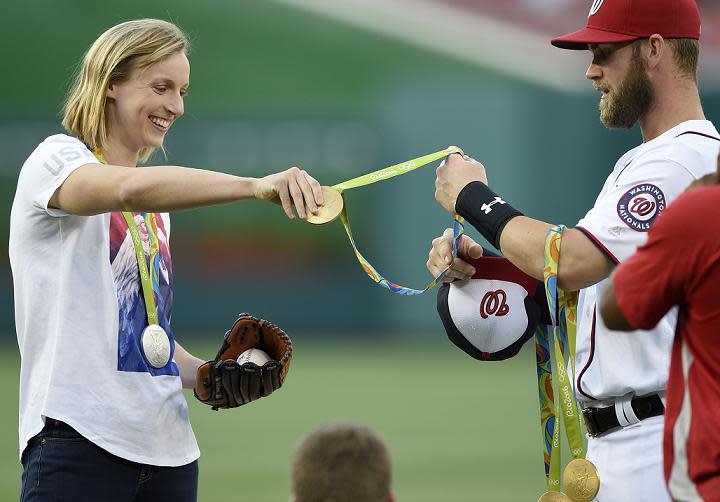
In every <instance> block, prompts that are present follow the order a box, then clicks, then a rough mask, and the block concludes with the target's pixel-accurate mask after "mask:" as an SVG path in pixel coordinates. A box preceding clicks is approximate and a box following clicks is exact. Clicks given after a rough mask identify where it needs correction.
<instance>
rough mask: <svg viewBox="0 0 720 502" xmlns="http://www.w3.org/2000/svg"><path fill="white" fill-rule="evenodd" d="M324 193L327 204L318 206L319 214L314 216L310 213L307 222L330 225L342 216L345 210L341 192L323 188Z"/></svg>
mask: <svg viewBox="0 0 720 502" xmlns="http://www.w3.org/2000/svg"><path fill="white" fill-rule="evenodd" d="M322 191H323V198H324V199H325V204H323V205H322V206H318V213H317V214H312V213H311V212H309V211H308V213H307V221H309V222H310V223H314V224H315V225H323V224H325V223H330V222H331V221H333V220H334V219H335V218H337V217H338V216H340V213H341V212H342V208H343V198H342V195H340V192H338V191H337V190H333V189H332V188H330V187H322Z"/></svg>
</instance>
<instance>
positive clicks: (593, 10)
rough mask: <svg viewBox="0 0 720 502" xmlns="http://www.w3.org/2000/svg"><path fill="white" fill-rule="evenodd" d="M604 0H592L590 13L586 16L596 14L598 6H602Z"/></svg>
mask: <svg viewBox="0 0 720 502" xmlns="http://www.w3.org/2000/svg"><path fill="white" fill-rule="evenodd" d="M604 1H605V0H593V3H592V6H591V7H590V14H588V17H592V16H594V15H595V14H597V13H598V11H599V10H600V7H602V4H603V2H604Z"/></svg>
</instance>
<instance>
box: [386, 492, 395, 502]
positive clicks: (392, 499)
mask: <svg viewBox="0 0 720 502" xmlns="http://www.w3.org/2000/svg"><path fill="white" fill-rule="evenodd" d="M388 502H395V494H394V493H393V492H392V491H391V492H390V495H388Z"/></svg>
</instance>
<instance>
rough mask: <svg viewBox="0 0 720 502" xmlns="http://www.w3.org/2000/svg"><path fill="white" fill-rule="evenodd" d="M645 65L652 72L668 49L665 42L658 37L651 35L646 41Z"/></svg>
mask: <svg viewBox="0 0 720 502" xmlns="http://www.w3.org/2000/svg"><path fill="white" fill-rule="evenodd" d="M646 47H647V49H646V51H647V54H646V55H647V65H648V69H649V70H654V69H655V68H656V67H657V65H659V64H660V61H661V60H662V58H663V55H664V54H665V51H666V50H667V49H668V46H667V42H666V41H665V39H664V38H663V37H661V36H660V35H653V36H651V37H650V38H648V39H647V44H646Z"/></svg>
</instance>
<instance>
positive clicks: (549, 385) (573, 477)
mask: <svg viewBox="0 0 720 502" xmlns="http://www.w3.org/2000/svg"><path fill="white" fill-rule="evenodd" d="M564 231H565V227H564V226H555V227H553V228H551V229H550V230H549V231H548V233H547V236H546V239H545V251H544V260H545V268H544V269H543V279H544V283H545V295H546V298H547V302H548V310H549V312H550V318H551V321H552V326H539V327H538V330H537V331H536V335H535V347H536V355H537V368H538V385H539V390H540V392H539V395H540V408H541V412H540V415H541V418H540V419H541V424H542V430H543V446H544V461H545V475H546V478H547V487H548V493H550V492H560V488H561V486H560V465H561V459H560V448H559V446H560V440H559V436H560V434H559V431H560V427H561V424H562V425H564V426H565V433H566V436H567V441H568V445H569V446H570V452H571V454H572V457H573V461H572V462H570V463H569V464H568V465H567V466H566V468H565V472H564V473H563V484H564V485H565V488H566V491H567V497H568V498H569V499H570V500H573V501H576V502H590V501H591V500H593V499H594V498H595V496H596V495H597V492H598V490H599V488H600V478H599V476H598V473H597V469H596V468H595V466H594V465H593V464H592V463H591V462H589V461H587V460H585V458H584V457H585V442H584V440H583V436H584V429H583V421H582V418H581V416H580V413H579V411H578V406H577V398H576V396H575V392H574V388H573V386H572V385H571V383H570V382H571V380H570V377H569V376H568V372H567V369H568V365H567V364H566V362H565V361H566V359H565V354H567V355H568V358H569V361H570V368H571V372H572V377H571V378H572V379H573V380H574V379H575V345H576V343H575V342H576V319H577V303H578V293H577V292H575V291H574V292H567V291H563V290H562V289H559V288H558V286H557V274H558V263H559V261H560V246H561V243H562V234H563V232H564ZM551 344H552V346H553V349H554V354H555V357H554V360H555V361H554V365H553V364H551V356H550V354H551V351H550V345H551ZM553 373H555V374H556V375H557V386H556V387H557V392H554V390H553V382H552V380H553V378H552V376H553ZM546 495H547V494H546ZM563 495H564V494H563ZM548 498H549V497H548ZM541 500H542V499H541Z"/></svg>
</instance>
